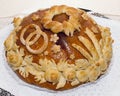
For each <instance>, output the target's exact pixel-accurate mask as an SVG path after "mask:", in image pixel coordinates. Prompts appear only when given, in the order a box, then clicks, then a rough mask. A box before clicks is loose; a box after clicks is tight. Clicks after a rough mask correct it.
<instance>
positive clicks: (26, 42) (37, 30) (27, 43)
mask: <svg viewBox="0 0 120 96" xmlns="http://www.w3.org/2000/svg"><path fill="white" fill-rule="evenodd" d="M29 27H34V28H35V31H33V32H32V33H30V34H29V35H28V37H27V38H26V40H25V39H24V34H25V32H26V31H27V29H28V28H29ZM41 35H42V36H43V38H44V43H43V45H42V46H41V47H40V48H39V49H37V50H34V49H32V48H31V47H30V45H33V44H34V43H35V42H37V40H38V39H39V38H40V36H41ZM33 36H35V37H34V38H33V40H31V38H32V37H33ZM20 40H21V42H22V44H23V45H25V46H26V48H27V50H28V51H29V52H31V53H33V54H40V53H42V52H43V51H44V50H45V49H46V48H47V46H48V37H47V35H46V33H45V32H42V30H41V29H40V28H39V26H38V25H35V24H30V25H28V26H26V27H25V28H24V29H23V30H22V32H21V35H20Z"/></svg>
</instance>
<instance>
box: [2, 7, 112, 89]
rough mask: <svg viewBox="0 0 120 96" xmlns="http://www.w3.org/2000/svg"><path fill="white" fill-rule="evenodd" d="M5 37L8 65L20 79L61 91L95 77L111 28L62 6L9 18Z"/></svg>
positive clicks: (105, 57)
mask: <svg viewBox="0 0 120 96" xmlns="http://www.w3.org/2000/svg"><path fill="white" fill-rule="evenodd" d="M13 23H14V30H13V31H12V32H11V33H10V35H9V36H8V38H7V39H6V40H5V42H4V45H5V55H6V58H7V62H8V64H9V66H10V67H11V68H12V69H13V71H14V72H15V73H16V74H17V75H18V77H19V78H20V79H22V80H23V81H25V82H27V83H29V84H32V85H35V86H39V87H43V88H47V89H51V90H56V91H57V90H67V89H71V88H74V87H77V86H79V85H82V84H85V83H87V82H94V81H96V80H97V79H98V78H99V77H100V76H101V75H103V74H105V73H106V70H107V69H108V67H109V64H110V60H111V58H112V43H113V39H112V37H111V32H110V29H109V28H108V27H103V26H101V25H98V24H97V23H96V22H95V21H94V20H93V19H92V18H91V17H90V16H89V15H88V14H87V13H86V12H84V11H83V10H80V9H76V8H73V7H69V6H66V5H60V6H53V7H51V8H48V9H44V10H38V11H37V12H34V13H32V14H30V15H29V16H26V17H24V18H20V17H18V18H14V21H13Z"/></svg>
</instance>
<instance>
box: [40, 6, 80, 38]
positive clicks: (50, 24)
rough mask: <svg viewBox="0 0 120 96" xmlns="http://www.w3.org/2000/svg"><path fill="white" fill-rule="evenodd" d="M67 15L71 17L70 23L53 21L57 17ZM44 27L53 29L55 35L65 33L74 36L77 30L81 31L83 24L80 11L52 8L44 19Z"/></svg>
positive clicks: (69, 8)
mask: <svg viewBox="0 0 120 96" xmlns="http://www.w3.org/2000/svg"><path fill="white" fill-rule="evenodd" d="M62 13H65V14H66V15H68V16H69V19H68V21H63V22H58V21H53V17H54V16H55V15H59V14H62ZM42 23H43V26H44V27H45V28H46V29H51V31H52V32H54V33H59V32H62V31H63V32H64V33H65V34H66V35H68V36H69V35H71V36H73V32H74V31H75V30H78V31H80V27H81V24H80V22H79V10H78V9H75V8H72V7H68V6H64V5H62V6H54V7H51V8H50V9H49V10H48V11H47V12H46V13H45V16H44V17H43V18H42Z"/></svg>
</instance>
